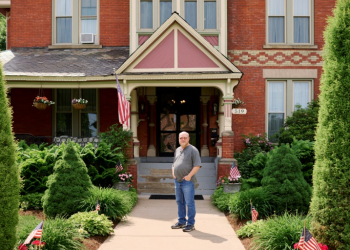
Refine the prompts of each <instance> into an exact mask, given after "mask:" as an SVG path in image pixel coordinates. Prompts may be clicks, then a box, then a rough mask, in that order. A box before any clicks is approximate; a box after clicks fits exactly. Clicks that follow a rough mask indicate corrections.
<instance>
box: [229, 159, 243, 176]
mask: <svg viewBox="0 0 350 250" xmlns="http://www.w3.org/2000/svg"><path fill="white" fill-rule="evenodd" d="M230 177H231V178H233V179H237V180H238V179H239V178H241V173H240V172H239V171H238V167H237V166H236V164H235V162H233V163H232V166H231V169H230Z"/></svg>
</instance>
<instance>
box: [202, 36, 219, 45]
mask: <svg viewBox="0 0 350 250" xmlns="http://www.w3.org/2000/svg"><path fill="white" fill-rule="evenodd" d="M203 37H204V39H205V40H207V41H208V42H209V43H210V44H211V45H213V46H218V45H219V37H218V36H203Z"/></svg>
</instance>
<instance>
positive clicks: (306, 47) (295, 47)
mask: <svg viewBox="0 0 350 250" xmlns="http://www.w3.org/2000/svg"><path fill="white" fill-rule="evenodd" d="M263 49H318V46H317V45H284V44H283V45H266V44H265V45H263Z"/></svg>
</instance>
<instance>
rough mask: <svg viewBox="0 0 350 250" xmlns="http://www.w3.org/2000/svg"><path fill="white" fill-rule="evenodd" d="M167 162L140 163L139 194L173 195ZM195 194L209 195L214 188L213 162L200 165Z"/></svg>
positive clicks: (169, 166) (173, 189) (173, 187)
mask: <svg viewBox="0 0 350 250" xmlns="http://www.w3.org/2000/svg"><path fill="white" fill-rule="evenodd" d="M171 166H172V163H169V162H153V163H151V162H142V161H141V162H140V163H139V166H138V178H137V183H138V184H137V186H138V193H140V194H174V193H175V185H174V180H173V176H172V170H171ZM196 178H197V185H196V189H195V193H196V194H201V195H211V194H213V193H214V190H215V188H216V168H215V164H214V163H213V162H211V163H202V168H201V169H200V170H199V171H198V172H197V174H196Z"/></svg>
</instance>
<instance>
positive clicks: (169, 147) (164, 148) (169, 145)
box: [160, 133, 176, 153]
mask: <svg viewBox="0 0 350 250" xmlns="http://www.w3.org/2000/svg"><path fill="white" fill-rule="evenodd" d="M160 140H161V145H160V152H161V153H174V152H175V150H176V133H161V134H160Z"/></svg>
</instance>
